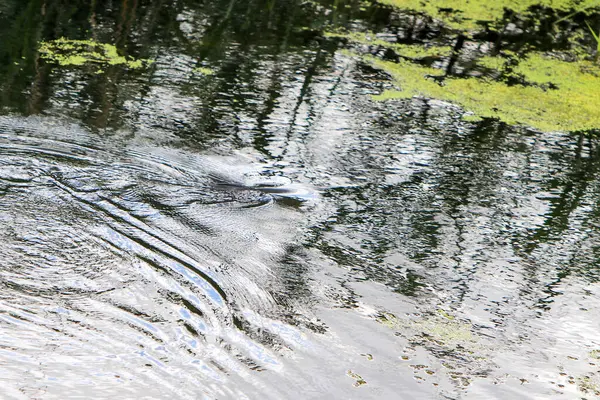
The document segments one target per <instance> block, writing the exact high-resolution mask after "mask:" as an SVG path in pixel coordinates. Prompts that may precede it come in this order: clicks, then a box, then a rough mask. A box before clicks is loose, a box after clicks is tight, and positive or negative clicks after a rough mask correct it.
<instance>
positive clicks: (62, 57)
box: [39, 38, 152, 73]
mask: <svg viewBox="0 0 600 400" xmlns="http://www.w3.org/2000/svg"><path fill="white" fill-rule="evenodd" d="M39 53H40V57H41V58H42V59H44V60H46V61H49V62H53V63H56V64H58V65H60V66H82V65H87V64H93V65H96V66H98V67H99V68H98V70H97V71H96V73H102V72H104V70H103V69H102V68H103V67H108V66H111V65H123V66H125V67H127V68H130V69H138V68H143V67H146V66H148V65H150V64H151V63H152V61H151V60H143V59H139V60H138V59H134V58H133V57H125V56H121V55H119V52H118V51H117V48H116V47H115V46H114V45H112V44H108V43H99V42H95V41H93V40H72V39H65V38H60V39H56V40H51V41H48V42H41V43H40V48H39Z"/></svg>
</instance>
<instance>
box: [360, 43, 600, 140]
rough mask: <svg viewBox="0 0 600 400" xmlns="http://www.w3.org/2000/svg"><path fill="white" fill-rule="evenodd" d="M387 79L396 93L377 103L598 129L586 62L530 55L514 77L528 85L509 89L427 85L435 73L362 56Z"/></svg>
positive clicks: (594, 87) (449, 81)
mask: <svg viewBox="0 0 600 400" xmlns="http://www.w3.org/2000/svg"><path fill="white" fill-rule="evenodd" d="M363 59H364V60H365V61H366V62H367V63H369V64H371V65H372V66H374V67H376V68H379V69H382V70H384V71H386V72H387V73H389V74H390V75H391V76H392V78H393V79H394V81H395V82H396V84H397V85H398V87H399V90H387V91H384V92H383V93H382V94H380V95H378V96H375V99H378V100H389V99H407V98H412V97H413V96H421V97H426V98H435V99H439V100H443V101H447V102H450V103H454V104H458V105H460V106H462V107H463V108H464V109H465V110H467V111H470V112H472V113H473V114H474V115H475V116H476V117H478V118H482V117H484V118H496V119H499V120H501V121H503V122H506V123H508V124H523V125H528V126H531V127H533V128H536V129H539V130H542V131H556V130H563V131H585V130H593V129H598V128H600V113H599V112H598V106H597V105H598V104H600V68H599V67H598V66H597V65H595V64H593V63H591V62H588V61H578V62H565V61H560V60H556V59H552V58H549V57H546V56H544V55H541V54H531V55H530V56H529V57H528V58H527V59H525V60H523V61H522V62H521V63H520V64H519V65H518V66H517V67H515V70H514V72H515V73H516V74H518V75H521V76H522V77H523V78H524V79H525V80H526V81H527V82H528V83H530V85H514V86H509V85H507V84H506V83H504V82H498V81H490V80H487V79H485V78H455V77H448V78H446V79H445V80H444V81H443V84H439V83H438V82H436V81H434V80H433V79H431V77H435V76H438V77H439V76H442V75H443V74H444V72H443V71H442V70H439V69H434V68H429V67H423V66H421V65H417V64H414V63H411V62H409V61H403V60H401V61H399V62H397V63H395V62H390V61H383V60H380V59H378V58H375V57H373V56H368V55H367V56H363Z"/></svg>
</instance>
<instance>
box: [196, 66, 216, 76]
mask: <svg viewBox="0 0 600 400" xmlns="http://www.w3.org/2000/svg"><path fill="white" fill-rule="evenodd" d="M193 72H194V73H195V74H199V75H205V76H210V75H213V74H214V73H215V71H213V70H212V69H210V68H206V67H198V68H194V71H193Z"/></svg>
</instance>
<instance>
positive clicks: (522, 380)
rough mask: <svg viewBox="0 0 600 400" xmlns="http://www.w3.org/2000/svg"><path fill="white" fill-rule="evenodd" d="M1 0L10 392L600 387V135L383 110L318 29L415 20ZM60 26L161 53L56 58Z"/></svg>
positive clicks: (574, 394)
mask: <svg viewBox="0 0 600 400" xmlns="http://www.w3.org/2000/svg"><path fill="white" fill-rule="evenodd" d="M0 10H1V14H0V19H2V22H3V23H2V25H0V36H1V37H2V43H5V45H3V46H2V50H1V51H2V57H1V60H2V61H1V65H0V76H1V80H0V82H1V84H0V85H1V86H2V98H1V99H0V106H1V109H2V113H1V114H2V115H1V116H0V154H1V157H0V220H1V223H2V229H1V230H0V236H1V241H0V255H1V259H2V263H1V265H0V391H1V392H0V394H1V396H0V397H2V398H7V399H33V398H35V399H64V398H88V397H94V398H115V397H118V398H131V399H134V398H136V399H137V398H156V399H162V398H178V399H179V398H181V399H187V398H189V399H199V398H206V399H244V398H246V399H258V398H260V399H284V398H290V399H292V398H299V399H310V398H314V399H320V398H324V397H330V398H336V399H337V398H340V399H341V398H353V399H354V398H356V399H359V398H360V399H363V398H373V399H375V398H377V399H416V398H450V399H471V398H472V399H476V398H477V399H479V398H498V399H506V398H531V399H541V398H550V397H552V398H565V399H571V398H582V397H585V398H593V396H595V395H597V392H598V387H599V386H598V385H599V383H598V380H599V379H600V377H599V375H598V365H597V363H598V362H600V361H598V357H599V356H598V354H599V353H598V351H600V341H599V340H598V337H597V332H598V329H599V328H600V320H599V319H598V318H597V317H596V316H595V313H594V306H595V304H597V299H598V298H599V296H600V287H599V286H598V278H599V277H600V273H599V270H598V254H599V253H598V252H599V251H600V247H599V243H600V241H599V238H598V235H599V232H598V226H600V212H599V209H598V204H599V195H600V186H599V184H598V182H597V179H596V176H597V173H598V169H599V167H600V152H599V151H598V147H597V144H596V142H595V141H594V140H591V139H588V138H587V136H585V135H583V134H566V133H556V132H555V133H547V132H536V131H533V130H531V129H527V128H525V127H515V126H509V125H505V124H502V123H500V122H497V121H493V120H484V121H481V122H477V123H472V122H465V121H463V120H462V119H461V118H460V117H461V114H462V111H461V110H460V109H458V107H456V106H453V105H450V104H447V103H443V102H438V101H434V100H426V99H421V98H414V99H412V100H404V101H397V102H392V103H378V102H374V101H372V99H371V97H370V95H371V94H376V93H379V92H380V91H381V89H382V88H384V87H387V86H389V85H390V82H389V80H388V79H387V77H386V76H385V74H382V73H380V72H378V71H375V70H373V69H372V68H370V67H368V66H367V65H364V64H363V63H362V62H360V60H359V59H357V58H356V57H353V56H352V55H349V54H348V53H347V52H344V51H342V50H341V47H343V43H340V41H339V40H337V39H335V38H334V39H332V38H327V37H325V35H323V32H324V30H325V29H329V28H331V27H336V26H341V25H344V26H350V27H356V26H363V27H370V28H373V29H375V28H378V27H382V26H388V27H392V28H394V29H396V30H397V32H396V33H397V34H398V35H401V34H402V35H405V36H406V35H408V33H407V32H406V31H407V30H408V28H407V27H406V26H405V25H403V24H404V22H403V21H404V19H403V18H405V16H403V15H402V14H398V13H392V12H391V11H390V10H389V9H388V8H384V7H380V6H377V5H364V4H358V3H356V4H355V3H346V2H335V4H329V3H327V2H323V3H322V4H321V3H315V2H299V1H292V0H289V1H279V2H276V1H264V2H263V1H250V2H236V1H213V2H208V3H207V4H199V3H197V2H192V1H177V2H173V3H169V2H162V1H158V0H157V1H151V0H137V1H123V2H116V1H113V2H95V1H94V2H91V3H90V2H75V3H73V2H69V4H66V3H65V2H62V1H58V0H45V1H36V0H31V1H12V0H6V1H0ZM413 22H414V21H413ZM403 29H404V30H403ZM410 29H411V32H412V33H410V35H413V36H411V37H412V39H411V40H425V39H427V40H429V39H431V38H432V37H436V38H438V39H436V40H446V39H445V38H444V36H443V35H442V34H443V32H442V33H440V32H437V33H436V29H437V28H436V27H435V26H433V27H427V26H425V27H422V26H421V28H419V29H417V28H415V26H412V27H411V28H410ZM436 35H437V36H436ZM439 35H442V36H441V37H440V36H439ZM63 36H64V37H69V38H72V39H82V38H93V39H94V40H96V41H98V42H103V43H113V44H115V45H116V46H117V48H118V49H119V51H121V52H122V54H124V55H130V56H132V57H136V58H139V59H151V60H154V62H153V64H152V65H150V66H149V67H147V68H141V69H127V68H123V67H122V66H109V67H107V68H105V70H104V71H103V72H102V73H97V72H98V71H97V70H98V68H97V66H93V65H92V66H90V65H84V66H81V67H61V66H57V65H55V64H52V63H48V62H45V61H44V60H42V59H41V58H40V57H39V54H38V53H37V49H38V43H39V42H40V41H42V40H53V39H56V38H59V37H63ZM522 39H523V38H518V39H514V38H513V39H511V40H513V41H512V42H510V45H511V46H520V45H521V42H520V41H519V40H522ZM447 40H448V41H450V38H448V39H447ZM537 45H538V46H539V47H540V48H543V47H544V46H546V45H547V43H546V42H544V41H543V40H540V41H539V42H537ZM558 45H560V43H559V44H557V46H558ZM384 56H385V55H384ZM463 61H464V60H463ZM457 62H458V65H461V62H462V61H461V60H458V61H457ZM199 67H202V68H206V70H204V71H205V72H206V71H208V70H209V69H210V70H211V71H212V73H203V72H201V71H200V70H198V69H197V68H199Z"/></svg>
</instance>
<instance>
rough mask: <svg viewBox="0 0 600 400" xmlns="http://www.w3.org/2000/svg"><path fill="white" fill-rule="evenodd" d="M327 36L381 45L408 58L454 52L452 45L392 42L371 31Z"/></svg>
mask: <svg viewBox="0 0 600 400" xmlns="http://www.w3.org/2000/svg"><path fill="white" fill-rule="evenodd" d="M324 35H325V37H337V38H342V39H347V40H349V41H351V42H354V43H359V44H364V45H367V46H381V47H386V48H389V49H392V50H394V51H395V52H396V53H397V54H398V55H401V56H402V57H406V58H414V59H417V58H425V57H445V56H449V55H450V54H451V53H452V47H450V46H428V47H425V46H423V45H409V44H401V43H391V42H388V41H386V40H383V39H381V38H378V37H377V36H376V35H375V34H373V33H371V32H366V33H365V32H325V34H324Z"/></svg>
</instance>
